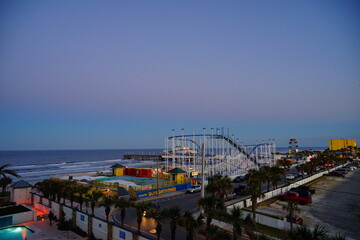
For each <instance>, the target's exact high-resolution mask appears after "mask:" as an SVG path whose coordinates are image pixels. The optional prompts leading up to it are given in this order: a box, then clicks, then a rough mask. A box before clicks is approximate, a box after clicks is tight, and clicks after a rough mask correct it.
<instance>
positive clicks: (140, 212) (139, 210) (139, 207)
mask: <svg viewBox="0 0 360 240" xmlns="http://www.w3.org/2000/svg"><path fill="white" fill-rule="evenodd" d="M133 207H134V208H135V211H136V222H137V224H138V231H139V232H140V226H141V222H142V219H143V217H144V213H145V212H146V211H148V210H149V209H150V208H151V203H150V202H138V203H134V205H133Z"/></svg>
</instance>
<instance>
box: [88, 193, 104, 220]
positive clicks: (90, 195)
mask: <svg viewBox="0 0 360 240" xmlns="http://www.w3.org/2000/svg"><path fill="white" fill-rule="evenodd" d="M103 196H104V194H103V193H102V192H100V191H98V190H95V191H92V192H91V193H88V194H86V198H87V199H88V200H89V201H90V208H91V214H92V215H94V210H95V205H96V203H97V201H98V200H99V199H100V198H102V197H103Z"/></svg>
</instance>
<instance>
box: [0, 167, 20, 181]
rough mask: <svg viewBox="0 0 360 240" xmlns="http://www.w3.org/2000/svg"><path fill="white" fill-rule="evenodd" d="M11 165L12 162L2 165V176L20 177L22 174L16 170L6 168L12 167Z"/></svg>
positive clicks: (0, 171) (0, 175)
mask: <svg viewBox="0 0 360 240" xmlns="http://www.w3.org/2000/svg"><path fill="white" fill-rule="evenodd" d="M10 166H11V164H4V165H2V166H0V177H1V178H3V177H6V176H7V175H11V176H14V177H17V178H19V177H20V175H19V174H17V173H16V172H15V171H14V170H10V169H6V168H7V167H10Z"/></svg>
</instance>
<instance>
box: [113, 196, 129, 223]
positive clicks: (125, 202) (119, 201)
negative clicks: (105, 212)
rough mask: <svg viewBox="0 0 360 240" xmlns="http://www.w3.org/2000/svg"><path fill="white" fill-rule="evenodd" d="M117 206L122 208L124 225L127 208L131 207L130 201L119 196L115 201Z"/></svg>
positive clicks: (121, 218) (121, 216)
mask: <svg viewBox="0 0 360 240" xmlns="http://www.w3.org/2000/svg"><path fill="white" fill-rule="evenodd" d="M115 207H116V208H119V209H120V220H121V225H124V220H125V216H126V208H128V207H130V201H129V200H128V199H127V198H124V197H122V198H119V199H117V200H116V201H115Z"/></svg>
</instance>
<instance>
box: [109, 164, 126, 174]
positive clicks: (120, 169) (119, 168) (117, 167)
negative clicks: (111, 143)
mask: <svg viewBox="0 0 360 240" xmlns="http://www.w3.org/2000/svg"><path fill="white" fill-rule="evenodd" d="M110 168H112V173H113V176H123V175H124V172H125V166H123V165H121V164H120V163H116V164H114V165H112V166H111V167H110Z"/></svg>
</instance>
